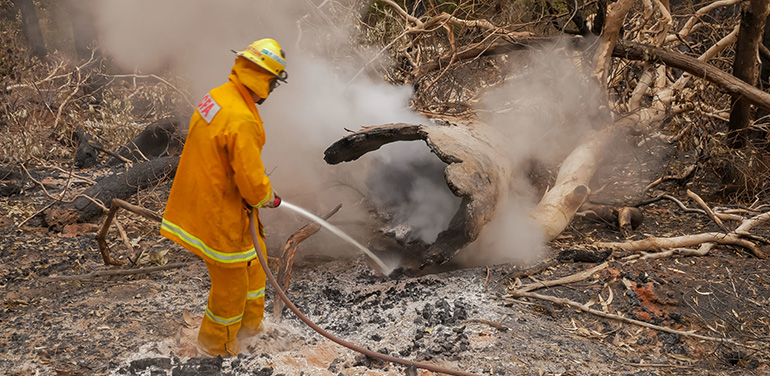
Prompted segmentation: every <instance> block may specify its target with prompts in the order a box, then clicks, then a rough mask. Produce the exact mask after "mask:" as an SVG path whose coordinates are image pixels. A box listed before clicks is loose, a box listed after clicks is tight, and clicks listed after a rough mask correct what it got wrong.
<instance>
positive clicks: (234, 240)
mask: <svg viewBox="0 0 770 376" xmlns="http://www.w3.org/2000/svg"><path fill="white" fill-rule="evenodd" d="M254 67H255V65H254V64H251V63H248V62H247V61H246V60H245V59H243V58H237V59H236V63H235V66H234V67H233V70H232V74H231V75H230V77H229V82H227V83H225V84H224V85H222V86H219V87H217V88H215V89H213V90H211V91H210V92H209V93H208V94H206V96H204V97H203V99H202V100H201V102H200V104H198V108H197V110H196V111H195V114H194V115H193V116H192V119H191V120H190V129H189V132H188V134H187V140H186V141H185V146H184V150H183V151H182V157H181V159H180V161H179V167H178V169H177V172H176V176H175V177H174V184H173V186H172V187H171V194H170V196H169V198H168V203H167V204H166V211H165V213H164V215H163V222H162V224H161V230H160V233H161V235H163V236H165V237H167V238H169V239H171V240H173V241H174V242H176V243H179V244H180V245H182V246H184V247H185V248H187V249H188V250H190V251H191V252H193V253H195V254H196V255H198V256H200V257H202V258H204V259H205V260H206V261H207V262H215V263H217V264H221V265H223V266H226V267H228V266H229V267H241V266H244V265H245V264H246V263H247V262H248V261H250V260H252V259H254V258H256V252H255V250H254V244H253V243H252V241H251V236H250V232H249V219H248V215H247V212H246V208H245V203H246V204H248V205H250V206H252V207H253V208H254V209H253V210H257V209H256V208H258V207H261V206H262V205H264V204H265V203H266V202H268V201H270V200H273V196H274V194H273V189H272V187H271V186H270V179H269V178H268V177H267V175H265V168H264V165H263V164H262V158H261V153H262V146H263V145H264V144H265V132H264V129H263V127H262V119H261V118H260V116H259V112H258V111H257V107H256V105H255V104H254V100H253V99H252V97H251V95H250V93H249V91H248V90H247V89H246V88H247V87H248V88H249V89H252V91H254V92H256V93H257V94H258V95H259V96H260V97H262V98H267V96H268V94H269V90H268V87H269V81H270V79H271V78H272V76H271V75H269V74H268V73H267V72H266V71H260V70H259V69H255V68H254ZM256 214H257V216H258V215H259V213H258V212H257V213H256ZM259 227H260V228H259V230H260V233H261V234H262V236H263V237H264V233H263V231H262V225H261V223H260V226H259ZM263 251H264V250H263Z"/></svg>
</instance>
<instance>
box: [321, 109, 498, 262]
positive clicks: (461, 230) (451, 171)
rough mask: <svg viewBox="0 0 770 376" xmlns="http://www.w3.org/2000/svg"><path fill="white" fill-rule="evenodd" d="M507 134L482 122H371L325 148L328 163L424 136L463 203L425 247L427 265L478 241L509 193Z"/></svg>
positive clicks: (448, 257)
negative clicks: (417, 123)
mask: <svg viewBox="0 0 770 376" xmlns="http://www.w3.org/2000/svg"><path fill="white" fill-rule="evenodd" d="M503 139H504V137H502V136H501V135H499V134H497V132H496V131H495V130H494V129H492V128H491V127H489V126H486V125H484V124H473V125H471V126H456V125H413V124H403V123H401V124H387V125H382V126H376V127H367V128H365V129H364V130H362V131H359V132H356V133H353V134H351V135H348V136H347V137H345V138H343V139H341V140H339V141H337V142H335V143H334V144H332V145H331V146H330V147H329V148H327V149H326V151H325V153H324V154H325V156H324V160H325V161H326V162H327V163H329V164H338V163H341V162H349V161H353V160H356V159H358V158H359V157H361V156H362V155H364V154H366V153H368V152H370V151H374V150H377V149H379V148H380V147H381V146H383V145H385V144H388V143H391V142H396V141H414V140H424V141H425V143H426V144H427V145H428V147H429V148H430V150H431V151H432V152H433V153H434V154H435V155H436V156H438V158H439V159H441V161H443V162H444V163H446V164H447V167H446V169H445V170H444V178H445V180H446V183H447V186H448V187H449V189H450V190H451V191H452V194H454V195H455V196H457V197H459V198H461V203H460V206H459V208H458V210H457V212H456V213H455V214H454V216H453V217H452V220H451V221H450V223H449V226H448V228H447V229H446V230H444V231H442V232H440V233H439V234H438V237H437V238H436V240H435V242H433V243H432V244H430V245H429V246H428V249H427V250H426V251H425V253H424V255H423V267H425V266H428V265H433V264H443V263H445V262H446V261H448V260H449V259H451V258H452V257H453V256H454V255H455V254H456V253H457V251H459V250H460V249H462V248H463V247H464V246H465V245H467V244H469V243H471V242H473V241H474V240H476V238H477V237H478V235H479V232H480V231H481V229H482V227H484V225H485V224H487V223H488V222H489V221H490V220H491V219H492V217H493V216H494V214H495V208H496V206H497V205H498V204H499V203H500V201H501V200H502V198H503V197H504V195H505V194H506V193H507V190H508V187H509V183H510V179H511V176H512V171H513V168H512V166H511V165H510V164H509V163H508V161H509V158H508V156H507V155H506V154H505V152H504V151H505V150H506V146H505V145H503V144H502V140H503Z"/></svg>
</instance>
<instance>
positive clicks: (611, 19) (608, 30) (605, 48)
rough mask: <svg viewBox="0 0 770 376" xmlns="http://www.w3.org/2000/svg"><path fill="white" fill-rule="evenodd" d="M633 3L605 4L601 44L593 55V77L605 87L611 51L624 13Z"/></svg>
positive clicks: (617, 36) (621, 1)
mask: <svg viewBox="0 0 770 376" xmlns="http://www.w3.org/2000/svg"><path fill="white" fill-rule="evenodd" d="M633 5H634V1H633V0H619V1H618V2H615V3H612V4H609V5H608V6H607V19H606V23H605V24H604V29H603V30H602V35H601V37H600V39H601V44H600V45H599V48H598V49H597V51H596V54H595V55H594V78H595V79H596V80H597V81H598V82H599V84H600V85H601V87H605V86H606V83H607V78H608V77H609V72H610V65H611V63H612V59H611V57H612V51H613V50H614V49H615V44H616V43H617V41H618V38H619V37H620V30H621V29H622V28H623V21H624V20H625V19H626V14H628V12H629V11H630V10H631V6H633Z"/></svg>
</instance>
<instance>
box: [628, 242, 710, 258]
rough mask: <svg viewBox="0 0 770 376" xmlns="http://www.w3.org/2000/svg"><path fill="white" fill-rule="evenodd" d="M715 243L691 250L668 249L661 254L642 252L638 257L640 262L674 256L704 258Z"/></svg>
mask: <svg viewBox="0 0 770 376" xmlns="http://www.w3.org/2000/svg"><path fill="white" fill-rule="evenodd" d="M715 245H716V243H703V244H701V245H700V247H699V248H698V249H692V248H674V249H669V250H668V251H663V252H657V253H647V252H642V257H640V258H639V259H640V260H651V259H662V258H667V257H671V256H674V255H680V256H701V257H702V256H705V255H707V254H708V253H709V252H711V250H712V249H713V248H714V246H715Z"/></svg>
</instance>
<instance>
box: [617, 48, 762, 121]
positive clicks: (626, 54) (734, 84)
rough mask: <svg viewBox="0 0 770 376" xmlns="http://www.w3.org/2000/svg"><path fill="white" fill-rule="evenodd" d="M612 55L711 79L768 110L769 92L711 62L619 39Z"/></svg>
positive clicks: (732, 92) (730, 91)
mask: <svg viewBox="0 0 770 376" xmlns="http://www.w3.org/2000/svg"><path fill="white" fill-rule="evenodd" d="M613 56H615V57H621V58H625V59H630V60H640V61H653V62H659V63H662V64H665V65H667V66H669V67H673V68H677V69H681V70H683V71H686V72H689V73H690V74H692V75H693V76H696V77H699V78H703V79H705V80H708V81H711V82H713V83H715V84H717V85H719V86H720V87H722V88H724V89H725V90H726V91H727V92H729V93H730V94H734V95H740V96H742V97H743V98H745V99H746V100H748V101H750V102H751V103H753V104H755V105H756V106H758V107H761V108H763V109H765V110H767V111H770V93H766V92H764V91H762V90H760V89H757V88H756V87H754V86H752V85H749V84H747V83H746V82H743V81H742V80H740V79H738V78H736V77H735V76H733V75H731V74H730V73H727V72H725V71H722V70H720V69H719V68H717V67H715V66H713V65H710V64H708V63H705V62H702V61H699V60H698V59H696V58H693V57H690V56H687V55H684V54H682V53H679V52H672V51H669V50H666V49H663V48H658V47H654V46H650V45H643V44H640V43H636V42H629V41H624V40H620V41H618V42H617V44H616V45H615V49H614V50H613Z"/></svg>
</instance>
